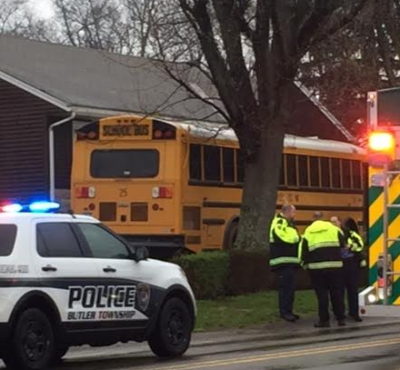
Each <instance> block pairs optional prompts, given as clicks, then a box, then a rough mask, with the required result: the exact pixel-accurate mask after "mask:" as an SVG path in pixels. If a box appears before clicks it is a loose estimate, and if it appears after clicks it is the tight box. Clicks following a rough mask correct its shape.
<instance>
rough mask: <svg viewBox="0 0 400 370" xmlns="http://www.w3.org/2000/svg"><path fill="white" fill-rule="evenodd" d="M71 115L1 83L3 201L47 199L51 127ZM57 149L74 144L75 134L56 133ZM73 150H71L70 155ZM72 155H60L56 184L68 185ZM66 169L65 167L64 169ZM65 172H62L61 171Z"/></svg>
mask: <svg viewBox="0 0 400 370" xmlns="http://www.w3.org/2000/svg"><path fill="white" fill-rule="evenodd" d="M67 115H68V114H67V113H66V112H64V111H63V110H61V109H60V108H58V107H56V106H53V105H52V104H50V103H48V102H46V101H44V100H42V99H40V98H38V97H36V96H34V95H32V94H30V93H28V92H26V91H24V90H22V89H20V88H18V87H16V86H14V85H11V84H9V83H8V82H5V81H3V80H0V201H6V200H18V201H26V200H28V199H33V198H38V197H47V196H48V191H49V171H48V163H49V162H48V126H49V125H50V124H51V123H52V122H55V121H57V120H59V119H61V118H63V117H66V116H67ZM56 136H57V137H56V149H57V152H58V153H59V149H58V148H61V149H62V150H65V147H67V146H68V145H71V144H70V143H71V141H70V140H71V138H70V136H71V133H70V135H69V136H68V135H65V133H62V134H60V135H57V133H56ZM70 151H71V148H69V153H70ZM68 155H69V154H68V152H66V153H64V154H62V155H60V154H58V158H59V159H58V160H57V163H56V166H57V168H58V169H57V172H58V173H57V176H56V183H58V185H63V186H66V185H68V186H69V182H68V184H66V182H65V175H64V173H65V171H66V170H65V167H68V166H70V160H69V161H68V160H66V159H65V158H66V157H68ZM62 167H64V168H62ZM60 171H61V172H60Z"/></svg>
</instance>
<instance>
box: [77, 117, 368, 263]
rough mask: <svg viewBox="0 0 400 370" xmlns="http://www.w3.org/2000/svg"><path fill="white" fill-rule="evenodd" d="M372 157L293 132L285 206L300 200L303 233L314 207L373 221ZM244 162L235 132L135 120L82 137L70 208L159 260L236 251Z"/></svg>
mask: <svg viewBox="0 0 400 370" xmlns="http://www.w3.org/2000/svg"><path fill="white" fill-rule="evenodd" d="M363 158H364V153H363V151H362V150H361V149H360V148H358V147H356V146H354V145H352V144H348V143H342V142H337V141H329V140H320V139H318V138H302V137H296V136H289V135H288V136H286V138H285V149H284V154H283V157H282V171H281V179H280V190H279V195H278V205H277V206H279V205H281V204H283V203H286V202H287V203H292V204H294V205H295V206H296V207H297V209H298V212H297V224H298V225H299V227H300V229H302V228H303V227H304V226H306V225H307V224H309V223H310V220H311V217H312V214H313V212H314V211H317V210H319V211H323V212H324V214H325V217H327V218H329V217H331V216H339V217H343V218H344V217H348V216H352V217H354V218H355V219H356V220H357V221H358V222H359V223H362V221H363V218H364V212H363V199H364V189H365V186H364V184H365V181H366V176H365V173H364V166H363ZM243 176H244V171H243V163H242V160H241V154H240V150H239V145H238V141H237V139H236V136H235V134H234V133H233V131H232V130H231V129H226V128H223V127H221V126H218V127H217V126H215V125H211V124H207V123H198V122H175V121H166V120H160V119H156V118H147V117H140V116H134V115H127V116H117V117H110V118H105V119H101V120H100V121H99V122H94V123H91V124H88V125H87V126H84V127H83V128H81V129H80V130H78V131H77V132H76V139H75V143H74V155H73V168H72V189H71V204H72V209H73V210H74V212H76V213H84V214H90V215H93V216H94V217H96V218H98V219H100V220H101V221H103V222H104V223H105V224H106V225H108V226H109V227H110V228H111V229H113V230H114V231H116V232H117V233H119V234H120V235H123V236H124V237H126V238H127V239H128V240H129V241H130V242H132V243H139V244H145V245H147V246H148V247H149V248H150V249H151V251H152V252H153V255H158V256H162V255H171V254H172V253H173V252H175V251H177V250H180V249H182V248H185V249H186V250H189V251H192V252H198V251H201V250H212V249H221V248H224V249H228V248H231V246H232V244H233V242H234V240H235V236H236V232H237V226H238V220H239V213H240V202H241V195H242V190H241V188H242V184H243Z"/></svg>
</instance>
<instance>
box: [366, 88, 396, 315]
mask: <svg viewBox="0 0 400 370" xmlns="http://www.w3.org/2000/svg"><path fill="white" fill-rule="evenodd" d="M399 103H400V89H399V88H394V89H385V90H379V91H372V92H369V93H368V100H367V105H368V125H369V130H370V132H369V142H368V164H369V166H368V219H369V227H368V245H369V249H368V256H369V282H370V286H369V287H368V288H366V289H364V290H363V291H362V292H361V293H360V295H359V306H360V314H362V315H372V316H374V315H375V316H400V307H398V306H399V305H400V279H399V277H400V146H399V143H400V104H399Z"/></svg>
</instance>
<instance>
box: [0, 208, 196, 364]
mask: <svg viewBox="0 0 400 370" xmlns="http://www.w3.org/2000/svg"><path fill="white" fill-rule="evenodd" d="M57 207H58V205H57V204H54V203H49V202H36V203H33V204H30V205H29V206H28V207H25V206H21V205H18V204H9V205H5V206H3V207H0V208H1V210H2V211H3V212H1V213H0V341H1V343H0V351H1V352H0V357H1V358H2V359H3V360H4V362H5V363H6V364H7V366H8V367H10V368H13V369H44V368H48V367H52V365H53V364H54V363H55V362H57V361H59V360H60V359H61V357H62V356H63V355H64V354H65V353H66V352H67V351H68V348H69V347H70V346H75V345H82V344H89V345H92V346H105V345H111V344H114V343H116V342H119V341H121V342H127V341H130V340H135V341H138V342H141V341H148V343H149V345H150V347H151V349H152V351H153V352H154V353H155V354H156V355H158V356H165V357H167V356H178V355H181V354H183V353H184V352H185V351H186V349H187V348H188V346H189V343H190V338H191V332H192V330H193V326H194V320H195V313H196V305H195V299H194V296H193V293H192V290H191V288H190V286H189V283H188V281H187V279H186V277H185V274H184V273H183V271H182V270H181V269H180V267H179V266H177V265H174V264H171V263H166V262H161V261H157V260H151V259H147V253H146V252H147V250H146V249H145V248H144V247H136V248H133V247H132V246H130V245H129V244H128V243H127V242H126V241H125V240H123V239H121V238H120V237H118V236H117V235H115V234H114V233H113V232H112V231H110V230H109V229H108V228H106V227H105V226H103V225H102V224H101V223H100V222H99V221H97V220H96V219H94V218H92V217H88V216H81V215H71V214H55V213H45V212H44V211H47V210H49V209H52V208H57ZM25 208H27V209H28V212H25Z"/></svg>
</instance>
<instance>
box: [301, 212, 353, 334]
mask: <svg viewBox="0 0 400 370" xmlns="http://www.w3.org/2000/svg"><path fill="white" fill-rule="evenodd" d="M344 246H345V243H344V237H343V233H342V231H341V230H340V229H339V228H338V227H337V226H335V225H333V224H332V223H331V222H329V221H323V220H322V213H321V212H316V213H315V214H314V222H313V223H312V224H311V225H310V226H308V227H307V228H306V230H305V232H304V235H303V238H302V242H301V253H302V259H303V262H304V266H305V268H307V269H308V270H309V274H310V278H311V282H312V284H313V287H314V290H315V293H316V295H317V300H318V314H319V321H318V322H317V323H315V325H314V326H315V327H316V328H326V327H329V326H330V322H329V297H330V300H331V303H332V308H333V312H334V314H335V316H336V320H337V322H338V325H339V326H344V325H346V323H345V321H344V319H345V309H344V289H343V260H342V257H341V254H340V252H341V248H343V247H344Z"/></svg>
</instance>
